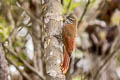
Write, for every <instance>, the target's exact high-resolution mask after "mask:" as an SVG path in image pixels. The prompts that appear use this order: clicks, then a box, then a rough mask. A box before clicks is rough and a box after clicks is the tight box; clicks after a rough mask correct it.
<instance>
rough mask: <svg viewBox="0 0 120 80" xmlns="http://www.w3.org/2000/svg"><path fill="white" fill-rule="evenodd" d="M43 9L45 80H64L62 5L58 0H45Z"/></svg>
mask: <svg viewBox="0 0 120 80" xmlns="http://www.w3.org/2000/svg"><path fill="white" fill-rule="evenodd" d="M45 4H46V5H45V9H44V29H43V30H44V31H43V33H44V51H45V53H44V55H45V57H44V60H45V65H46V73H47V79H46V80H65V76H64V75H63V74H62V71H61V67H60V64H61V61H62V60H61V58H62V56H63V55H62V52H63V49H62V42H61V41H62V39H61V30H62V26H63V22H62V20H63V18H62V5H61V2H60V0H45Z"/></svg>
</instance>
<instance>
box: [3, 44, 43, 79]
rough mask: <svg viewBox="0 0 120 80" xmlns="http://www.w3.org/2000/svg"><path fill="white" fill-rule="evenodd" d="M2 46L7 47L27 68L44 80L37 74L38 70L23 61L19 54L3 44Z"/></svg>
mask: <svg viewBox="0 0 120 80" xmlns="http://www.w3.org/2000/svg"><path fill="white" fill-rule="evenodd" d="M4 48H5V49H7V50H8V51H9V52H10V53H11V54H12V55H14V56H15V57H17V58H18V59H19V60H20V61H21V62H22V63H23V64H24V65H25V66H26V67H27V68H29V69H30V70H31V71H33V72H34V73H35V74H37V75H38V76H39V78H40V79H41V80H44V78H43V77H42V76H41V75H40V74H39V72H38V71H37V70H36V69H35V68H34V67H32V66H31V65H30V64H28V62H27V61H25V60H24V59H23V58H22V57H21V56H19V55H17V53H16V52H14V51H13V50H12V49H11V48H8V47H6V46H4Z"/></svg>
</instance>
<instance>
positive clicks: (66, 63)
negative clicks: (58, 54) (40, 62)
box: [61, 51, 70, 74]
mask: <svg viewBox="0 0 120 80" xmlns="http://www.w3.org/2000/svg"><path fill="white" fill-rule="evenodd" d="M69 63H70V55H69V53H68V52H67V51H65V53H64V59H63V62H62V64H61V67H62V71H63V73H64V74H65V73H66V72H67V71H68V69H69Z"/></svg>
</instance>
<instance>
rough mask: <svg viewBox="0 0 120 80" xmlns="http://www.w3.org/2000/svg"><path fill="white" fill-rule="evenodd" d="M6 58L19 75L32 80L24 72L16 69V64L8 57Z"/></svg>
mask: <svg viewBox="0 0 120 80" xmlns="http://www.w3.org/2000/svg"><path fill="white" fill-rule="evenodd" d="M6 58H7V60H8V62H9V63H11V64H12V65H14V66H15V67H16V69H17V70H18V71H19V72H20V74H21V75H22V76H23V77H25V78H26V79H27V80H32V79H31V78H30V77H29V75H28V74H27V73H26V72H24V71H22V70H20V69H19V68H18V66H17V64H16V63H15V62H14V61H13V60H11V59H10V58H9V57H6Z"/></svg>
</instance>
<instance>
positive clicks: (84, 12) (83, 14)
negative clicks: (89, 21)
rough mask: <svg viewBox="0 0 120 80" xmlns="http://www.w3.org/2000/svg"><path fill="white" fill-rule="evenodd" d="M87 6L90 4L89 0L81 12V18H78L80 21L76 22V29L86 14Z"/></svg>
mask: <svg viewBox="0 0 120 80" xmlns="http://www.w3.org/2000/svg"><path fill="white" fill-rule="evenodd" d="M89 4H90V0H88V2H87V4H86V6H85V9H84V11H83V13H82V15H81V17H80V20H79V21H78V27H79V26H80V23H81V21H82V19H83V17H84V16H85V14H86V12H87V9H88V6H89Z"/></svg>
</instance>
